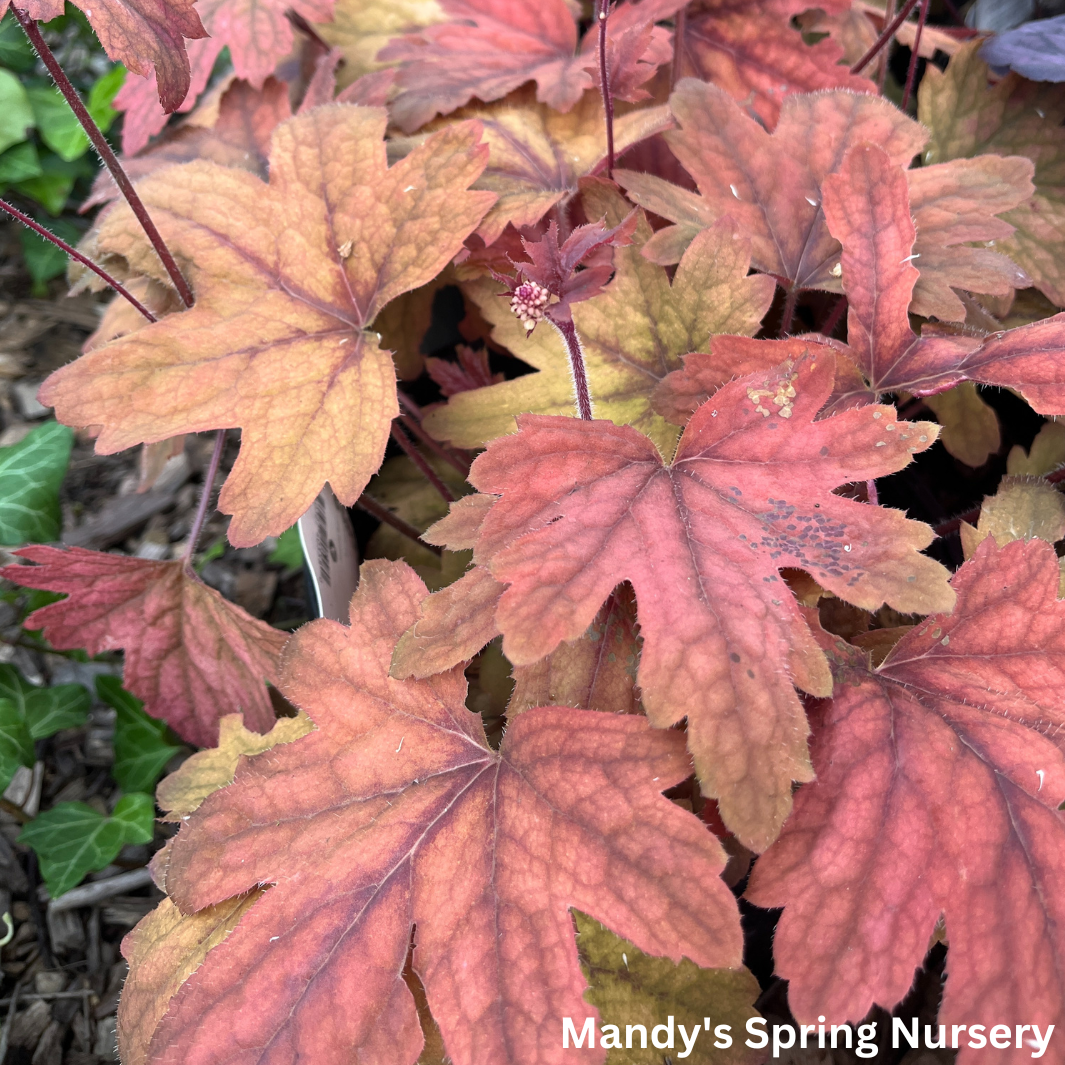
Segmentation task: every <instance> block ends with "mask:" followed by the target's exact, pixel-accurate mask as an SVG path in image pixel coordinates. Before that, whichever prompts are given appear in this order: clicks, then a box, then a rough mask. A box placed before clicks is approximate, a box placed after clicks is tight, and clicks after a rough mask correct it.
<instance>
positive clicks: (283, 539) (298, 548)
mask: <svg viewBox="0 0 1065 1065" xmlns="http://www.w3.org/2000/svg"><path fill="white" fill-rule="evenodd" d="M267 561H268V562H273V563H274V564H275V565H277V566H284V567H285V569H286V570H297V569H300V568H301V567H302V566H303V545H302V544H301V543H300V531H299V529H298V528H297V527H296V526H295V525H293V526H292V528H290V529H286V530H285V531H284V532H283V533H282V534H281V535H280V536H279V537H278V538H277V547H275V548H274V549H273V551H272V552H271V553H270V557H269V559H267Z"/></svg>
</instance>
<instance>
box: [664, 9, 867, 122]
mask: <svg viewBox="0 0 1065 1065" xmlns="http://www.w3.org/2000/svg"><path fill="white" fill-rule="evenodd" d="M809 6H810V5H809V4H808V3H807V2H806V0H698V2H697V3H695V4H694V5H693V6H692V9H691V10H690V11H689V12H688V16H687V18H686V19H685V21H684V32H683V37H682V39H681V40H680V41H679V42H678V44H677V73H678V76H680V77H689V76H694V77H697V78H699V79H701V80H702V81H708V82H713V83H714V84H715V85H719V86H721V88H722V89H724V90H725V91H726V92H727V93H728V94H729V95H730V96H731V97H733V99H735V100H738V101H741V102H744V103H748V102H749V104H750V106H751V108H752V110H753V111H754V112H755V113H756V114H757V115H758V117H759V118H760V119H761V120H762V121H763V122H765V123H766V124H767V125H768V126H769V127H770V128H772V127H773V126H775V125H776V123H777V119H778V117H779V115H780V110H781V105H782V103H783V101H784V100H785V99H786V98H787V97H788V95H790V94H792V93H797V92H813V91H815V90H820V89H850V90H852V91H853V92H859V93H875V92H876V86H875V84H874V83H873V82H871V81H870V80H869V79H868V78H864V77H860V76H858V75H855V74H852V73H851V72H850V70H849V69H848V68H847V67H846V66H843V65H841V64H840V59H841V58H842V56H843V50H842V48H840V46H839V45H838V44H837V43H836V42H835V41H834V40H831V39H830V40H822V41H818V42H817V43H816V44H813V45H808V44H806V43H805V42H804V41H803V39H802V34H801V33H800V32H799V31H798V30H797V29H794V28H793V27H792V26H791V24H790V22H791V19H792V18H793V17H794V16H795V15H799V14H801V13H802V12H803V11H805V10H806V9H807V8H808V7H809ZM816 6H817V7H819V8H821V9H822V10H824V11H829V12H834V11H839V10H843V9H846V8H848V7H850V3H849V0H824V2H819V3H818V4H817V5H816Z"/></svg>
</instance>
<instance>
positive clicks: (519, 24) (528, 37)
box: [378, 0, 685, 133]
mask: <svg viewBox="0 0 1065 1065" xmlns="http://www.w3.org/2000/svg"><path fill="white" fill-rule="evenodd" d="M684 3H685V0H629V3H626V4H624V5H621V6H619V7H618V8H617V9H616V10H615V11H614V12H613V13H612V14H611V16H610V19H609V21H608V23H607V34H608V46H607V47H608V55H609V48H610V42H611V41H615V42H621V43H622V44H623V45H624V44H625V43H626V42H627V40H628V38H629V36H630V35H631V34H632V33H634V32H635V33H639V31H640V29H641V28H642V27H644V26H653V24H654V23H655V22H656V21H658V20H659V19H664V18H668V17H669V16H670V15H672V14H673V13H674V12H675V11H677V10H678V9H679V8H681V7H683V6H684ZM441 7H442V8H443V9H444V11H445V12H446V13H447V14H448V15H450V16H451V21H449V22H443V23H437V24H435V25H431V26H428V27H426V28H425V29H423V30H421V31H419V32H418V33H417V34H411V35H408V36H406V37H399V38H396V39H395V40H394V41H392V43H391V44H389V45H388V47H386V48H384V49H383V50H382V51H381V52H380V54H379V56H378V58H379V59H381V60H387V61H391V62H399V63H401V64H402V66H401V67H400V72H399V77H398V84H399V88H400V92H399V95H398V96H397V97H396V99H395V100H394V101H393V104H392V118H393V121H395V122H396V124H397V125H399V127H400V128H401V129H404V130H406V131H407V132H408V133H410V132H413V131H414V130H416V129H418V128H419V127H420V126H423V125H425V123H426V122H428V121H429V120H430V119H431V118H433V116H434V115H438V114H442V115H446V114H449V113H450V112H452V111H454V110H455V109H456V108H459V107H462V106H463V105H464V104H467V103H469V101H470V100H471V99H473V98H474V97H476V98H477V99H479V100H481V101H483V102H484V103H491V102H492V101H493V100H498V99H500V98H501V97H503V96H506V95H507V93H509V92H512V91H513V90H514V89H517V88H518V87H519V86H520V85H523V84H524V83H525V82H527V81H535V82H536V85H537V92H536V99H537V100H539V101H540V103H543V104H546V105H547V106H548V107H551V108H553V109H554V110H555V111H561V112H566V111H569V110H570V108H572V107H573V105H574V104H575V103H576V102H577V101H578V100H579V99H580V98H581V96H582V95H583V94H584V91H585V90H586V89H588V88H591V86H592V84H593V78H592V75H591V73H590V71H589V67H591V66H592V65H594V63H595V62H596V61H597V58H596V54H595V53H596V42H597V39H598V33H599V31H598V28H597V27H594V26H593V27H592V28H591V30H589V31H588V33H587V34H585V37H584V40H583V41H582V42H581V45H580V48H579V49H578V47H577V22H576V19H575V18H574V15H573V12H572V11H571V10H570V7H569V5H568V4H567V3H566V0H541V2H539V3H536V4H527V3H524V2H523V0H441ZM668 41H669V33H668V31H667V30H664V29H661V28H654V29H653V30H652V32H651V34H650V36H649V37H648V38H647V46H646V50H645V51H644V52H643V53H642V54H641V55H639V57H638V62H639V64H640V66H642V67H645V68H647V76H648V77H650V76H651V74H653V73H654V70H655V69H656V68H657V67H658V66H659V65H660V64H662V63H664V62H667V61H668V60H669V58H670V56H671V55H672V51H671V49H670V48H669V47H668ZM630 43H631V42H630Z"/></svg>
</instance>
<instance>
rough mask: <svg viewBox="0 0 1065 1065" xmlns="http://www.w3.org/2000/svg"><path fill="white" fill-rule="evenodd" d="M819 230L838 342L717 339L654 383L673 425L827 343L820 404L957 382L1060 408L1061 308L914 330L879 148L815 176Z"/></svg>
mask: <svg viewBox="0 0 1065 1065" xmlns="http://www.w3.org/2000/svg"><path fill="white" fill-rule="evenodd" d="M822 210H823V212H824V217H825V220H826V223H827V226H826V232H830V233H831V235H832V236H833V237H834V238H836V239H838V240H839V241H840V242H841V243H842V251H841V253H840V272H841V276H842V283H843V290H844V292H845V293H846V295H847V299H848V304H847V337H848V342H847V344H843V343H841V342H840V341H836V340H829V339H828V338H826V337H823V336H818V335H811V336H809V337H793V338H788V339H785V340H752V339H748V338H746V337H717V338H715V339H714V340H713V342H712V344H711V350H710V352H709V353H696V354H693V355H689V356H688V357H687V359H686V360H685V366H684V368H683V369H682V370H677V371H674V372H673V373H672V374H670V376H669V377H667V378H666V379H665V380H663V382H662V383H661V384H660V385H659V386H658V390H657V391H656V393H655V395H654V397H653V402H654V404H655V409H656V410H658V411H660V412H661V413H662V414H663V415H664V416H666V417H667V418H669V419H670V420H672V421H675V422H679V423H683V421H684V417H685V415H686V412H687V411H689V410H691V409H692V407H693V405H694V403H696V402H697V401H698V400H699V399H701V398H702V396H704V395H709V394H711V393H712V392H713V391H715V390H716V388H717V387H719V386H720V384H721V383H722V382H723V381H725V380H728V378H729V377H730V376H731V375H732V374H734V373H737V372H740V373H742V372H744V370H747V369H753V367H754V366H756V365H758V364H759V363H762V364H763V365H773V364H775V363H776V362H778V361H780V360H782V359H784V358H794V357H795V356H796V355H798V354H799V353H800V352H801V351H803V350H805V349H809V350H817V351H832V352H835V353H837V354H839V355H841V356H842V358H840V359H839V361H838V363H837V379H836V386H835V395H834V397H833V401H832V404H831V406H830V408H829V410H839V409H842V408H844V407H847V406H853V405H855V404H861V403H867V402H870V401H871V400H874V399H876V398H877V397H878V396H879V395H880V394H881V393H884V392H912V393H916V394H918V395H930V394H934V393H937V392H943V391H944V390H946V389H949V388H951V387H952V386H954V385H956V384H958V383H959V382H962V381H966V380H969V381H977V382H980V383H983V384H991V385H1001V386H1005V387H1008V388H1013V389H1016V390H1017V391H1018V392H1020V393H1021V395H1023V396H1024V398H1025V399H1027V400H1028V402H1029V403H1031V404H1032V406H1033V407H1035V409H1036V410H1038V411H1039V412H1040V413H1044V414H1056V413H1058V412H1059V411H1060V412H1065V385H1062V384H1061V383H1060V372H1059V370H1058V365H1057V353H1058V352H1059V351H1060V350H1061V347H1062V345H1063V342H1065V315H1056V316H1055V317H1054V318H1050V319H1047V320H1045V321H1041V322H1035V323H1033V324H1032V325H1027V326H1021V327H1019V328H1017V329H1011V330H1009V331H1008V332H1005V333H999V334H995V335H992V336H991V337H989V338H988V339H987V340H985V341H984V342H983V343H981V342H980V340H979V339H978V338H976V337H974V336H968V335H965V334H958V335H953V334H945V335H938V334H934V333H933V334H930V335H927V336H918V335H917V334H916V333H914V332H913V329H912V328H911V326H910V318H909V308H910V305H911V298H912V295H913V290H914V285H915V284H916V282H917V279H918V273H917V269H916V268H915V266H914V265H913V260H914V253H913V251H912V248H913V247H914V223H913V219H912V218H911V216H910V210H909V192H908V186H907V182H906V172H905V171H903V170H902V169H901V168H900V167H899V166H897V165H895V164H894V163H892V161H891V160H890V158H889V157H888V156H887V154H886V153H885V152H883V151H881V150H880V149H879V148H877V147H875V146H873V145H870V144H866V145H859V146H857V147H855V148H852V149H851V150H850V151H849V152H848V153H847V155H846V156H845V158H844V160H843V163H842V165H841V167H840V170H839V172H838V173H836V174H830V175H828V176H827V177H826V178H825V180H824V187H823V204H822Z"/></svg>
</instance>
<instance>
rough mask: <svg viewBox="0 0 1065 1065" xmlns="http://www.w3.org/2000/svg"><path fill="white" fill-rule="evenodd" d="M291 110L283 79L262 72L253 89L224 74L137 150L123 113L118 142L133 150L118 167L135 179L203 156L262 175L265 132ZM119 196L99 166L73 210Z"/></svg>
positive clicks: (267, 135)
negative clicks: (174, 123)
mask: <svg viewBox="0 0 1065 1065" xmlns="http://www.w3.org/2000/svg"><path fill="white" fill-rule="evenodd" d="M133 84H138V83H136V82H134V83H133ZM291 116H292V108H291V107H290V106H289V101H288V86H287V85H285V83H284V82H282V81H278V80H277V79H276V78H267V79H266V81H265V82H263V85H262V88H260V89H254V88H252V86H251V85H249V84H248V82H246V81H242V80H241V79H239V78H237V79H228V80H227V82H226V83H225V85H224V86H220V90H219V91H218V93H217V94H216V93H215V92H214V90H212V92H211V93H209V94H208V95H207V96H206V97H204V98H203V99H202V100H201V101H200V104H199V106H198V107H197V108H196V109H195V110H194V111H193V112H192V114H191V115H189V117H188V118H186V119H185V120H184V121H183V122H181V124H180V125H178V126H176V127H175V128H174V129H173V130H172V131H168V132H167V134H166V136H164V137H160V138H159V140H157V141H156V142H155V143H154V144H152V145H151V146H150V147H148V148H146V149H144V150H143V151H139V149H138V148H137V147H135V146H132V145H131V143H130V125H129V117H128V116H127V119H126V122H124V123H123V126H122V129H123V144H124V145H125V148H126V152H127V153H129V152H138V154H136V155H129V154H127V155H125V156H123V158H122V167H123V169H124V170H125V171H126V173H127V174H128V175H129V177H130V179H131V180H133V181H140V180H142V179H143V178H145V177H147V176H148V175H149V174H152V173H155V171H157V170H162V169H163V168H164V167H168V166H175V165H177V164H179V163H191V162H192V161H193V160H196V159H206V160H208V161H210V162H212V163H218V164H219V165H220V166H236V167H240V168H241V169H243V170H249V171H251V173H253V174H258V175H259V176H260V177H262V178H265V177H266V173H267V159H268V158H269V155H270V138H271V136H272V135H273V132H274V129H275V128H276V127H277V126H278V125H280V124H281V123H282V122H284V121H285V120H286V119H288V118H290V117H291ZM161 128H162V127H161V126H160V129H161ZM146 139H147V138H145V140H146ZM120 197H121V193H120V192H119V191H118V186H117V185H116V184H115V182H114V179H113V178H112V177H111V172H110V171H109V170H106V169H105V170H102V171H101V172H100V173H99V174H98V175H97V177H96V180H95V181H94V182H93V187H92V192H91V193H90V195H89V197H88V198H87V199H86V200H85V202H84V203H83V204H82V205H81V207H80V208H79V210H80V211H82V212H84V211H87V210H89V209H90V208H91V207H95V206H96V205H97V204H101V203H108V202H110V201H111V200H117V199H119V198H120Z"/></svg>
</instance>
